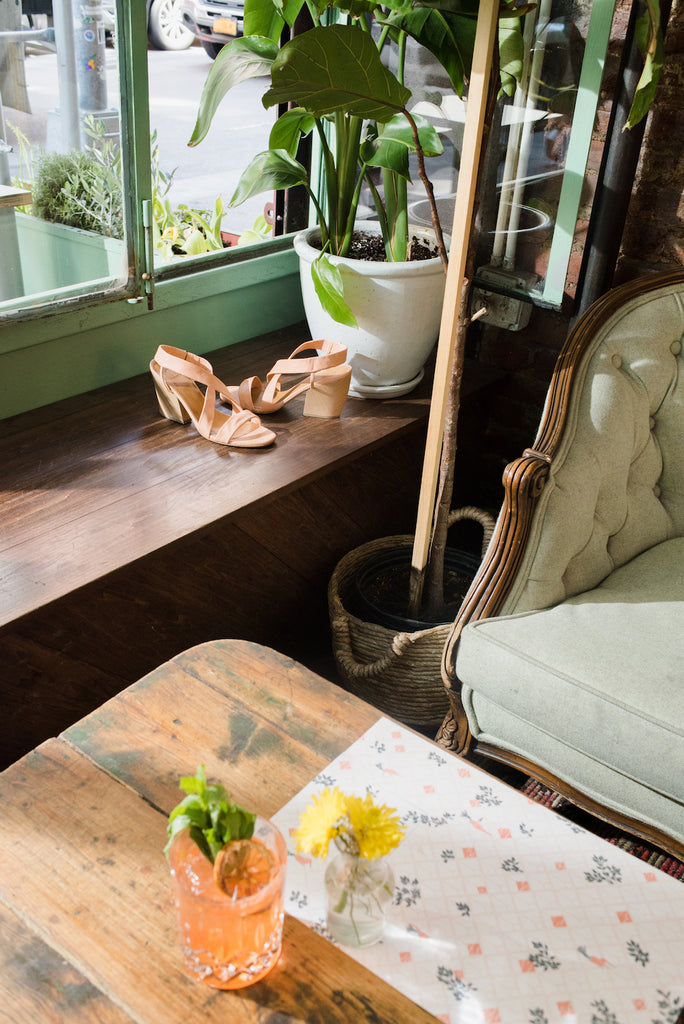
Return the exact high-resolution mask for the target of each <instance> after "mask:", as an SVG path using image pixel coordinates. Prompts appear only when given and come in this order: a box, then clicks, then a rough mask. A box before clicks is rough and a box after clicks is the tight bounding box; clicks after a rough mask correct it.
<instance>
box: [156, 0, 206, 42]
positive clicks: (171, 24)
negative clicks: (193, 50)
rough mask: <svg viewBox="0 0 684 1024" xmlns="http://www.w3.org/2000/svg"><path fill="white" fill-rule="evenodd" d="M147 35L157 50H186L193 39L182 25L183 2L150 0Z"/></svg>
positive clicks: (179, 0) (176, 0)
mask: <svg viewBox="0 0 684 1024" xmlns="http://www.w3.org/2000/svg"><path fill="white" fill-rule="evenodd" d="M147 35H148V37H149V40H150V42H151V43H152V45H153V46H154V47H155V48H156V49H157V50H187V48H188V47H189V46H192V44H193V42H194V41H195V37H194V35H193V34H192V32H191V31H190V29H189V28H186V26H185V25H184V24H183V0H152V4H151V6H150V13H149V17H148V25H147Z"/></svg>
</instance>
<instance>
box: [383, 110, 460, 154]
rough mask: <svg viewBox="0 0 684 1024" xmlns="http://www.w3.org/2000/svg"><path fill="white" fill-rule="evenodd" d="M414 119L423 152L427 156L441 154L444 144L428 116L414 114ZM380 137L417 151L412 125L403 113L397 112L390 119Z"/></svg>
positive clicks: (413, 151)
mask: <svg viewBox="0 0 684 1024" xmlns="http://www.w3.org/2000/svg"><path fill="white" fill-rule="evenodd" d="M413 119H414V121H415V123H416V127H417V129H418V141H419V142H420V148H421V149H422V150H423V154H424V155H425V156H441V155H442V153H443V152H444V146H443V145H442V140H441V139H440V137H439V133H438V132H437V131H436V130H435V127H434V125H433V124H431V123H430V122H429V121H428V120H427V118H425V117H421V116H420V114H414V115H413ZM380 137H381V138H382V139H385V140H387V141H392V142H398V143H400V144H401V145H402V146H406V147H407V148H408V149H410V150H411V152H412V153H415V152H416V144H415V140H414V138H413V132H412V131H411V125H410V124H409V122H408V120H407V119H406V118H405V117H404V115H403V114H397V116H396V117H393V118H392V120H391V121H388V122H387V124H386V125H384V126H383V129H382V133H381V135H380Z"/></svg>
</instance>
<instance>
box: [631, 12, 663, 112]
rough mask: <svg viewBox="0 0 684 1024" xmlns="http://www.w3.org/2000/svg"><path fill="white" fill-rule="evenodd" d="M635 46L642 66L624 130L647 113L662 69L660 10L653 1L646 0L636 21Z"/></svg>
mask: <svg viewBox="0 0 684 1024" xmlns="http://www.w3.org/2000/svg"><path fill="white" fill-rule="evenodd" d="M636 40H637V45H638V47H639V49H640V50H641V52H642V53H643V55H644V66H643V68H642V71H641V75H640V77H639V81H638V82H637V87H636V90H635V93H634V100H633V102H632V108H631V110H630V112H629V117H628V118H627V121H626V123H625V128H633V127H634V125H636V124H638V123H639V121H641V120H642V119H643V118H644V117H645V116H646V114H647V113H648V111H649V109H650V107H651V104H652V103H653V98H654V96H655V91H656V87H657V85H658V80H659V79H660V72H661V71H662V67H663V36H662V32H661V29H660V8H659V6H658V4H657V3H655V2H654V0H646V12H645V13H644V14H642V16H641V17H640V18H639V19H638V20H637V26H636Z"/></svg>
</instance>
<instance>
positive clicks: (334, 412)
mask: <svg viewBox="0 0 684 1024" xmlns="http://www.w3.org/2000/svg"><path fill="white" fill-rule="evenodd" d="M330 373H331V375H332V374H334V377H332V379H330V380H328V379H326V375H325V374H319V375H318V376H317V377H316V379H315V380H314V381H313V383H312V384H311V386H310V388H309V390H308V391H307V393H306V398H305V399H304V415H305V416H318V417H320V418H321V419H333V418H334V417H336V416H339V415H340V413H341V412H342V409H343V408H344V403H345V402H346V400H347V395H348V394H349V385H350V384H351V374H352V368H351V366H349V365H347V364H346V363H345V364H344V365H343V366H338V367H337V368H336V369H335V370H332V371H330Z"/></svg>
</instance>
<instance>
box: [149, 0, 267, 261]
mask: <svg viewBox="0 0 684 1024" xmlns="http://www.w3.org/2000/svg"><path fill="white" fill-rule="evenodd" d="M186 6H187V5H186ZM200 6H201V5H199V4H196V5H194V8H197V7H200ZM218 7H219V8H220V7H221V5H218ZM194 8H193V9H194ZM196 17H198V18H199V17H200V15H199V14H197V15H196ZM213 17H214V20H218V12H217V13H216V15H215V16H213ZM212 24H213V21H212ZM191 38H193V37H191ZM204 42H205V46H199V45H193V46H190V48H188V49H186V50H184V51H182V52H176V53H165V52H163V51H160V50H150V51H149V53H148V78H149V97H150V127H151V130H152V150H153V159H152V182H153V208H154V220H155V252H154V260H155V266H156V267H157V268H158V269H159V268H160V267H163V266H165V265H167V264H169V263H174V262H178V260H180V259H183V254H184V253H189V254H190V255H191V256H199V255H203V254H204V253H211V252H214V253H215V252H216V251H217V250H220V249H222V248H223V247H225V246H234V245H237V244H238V242H239V241H242V242H243V243H247V242H254V241H257V240H258V239H259V238H260V237H261V238H268V237H270V236H271V235H272V225H273V199H272V198H270V197H268V196H267V195H263V194H262V195H260V196H255V197H254V198H253V199H251V200H248V201H247V202H246V203H244V204H242V205H241V206H237V207H235V208H233V209H231V208H229V205H228V204H229V202H230V199H231V196H232V195H233V192H234V191H235V188H236V186H237V183H238V180H239V178H240V175H241V173H242V171H243V170H244V168H245V167H246V166H247V163H248V162H249V159H250V157H251V156H253V155H254V154H256V153H258V152H260V151H261V150H264V149H267V148H268V136H269V132H270V130H271V126H272V124H273V120H274V117H275V114H274V111H273V110H269V111H267V110H265V109H264V107H263V105H262V103H261V96H262V93H263V82H261V81H260V80H259V79H250V80H249V81H246V82H241V83H240V84H239V85H237V86H235V87H234V88H233V89H232V90H231V91H230V92H229V94H228V95H227V96H226V97H225V99H224V100H223V102H222V103H221V106H220V108H219V110H218V113H217V115H216V117H215V118H214V122H213V124H212V127H211V129H210V131H209V134H208V136H207V138H206V139H204V140H203V142H201V143H200V145H199V146H196V147H193V148H189V147H188V139H189V138H190V136H191V135H192V131H193V128H194V126H195V119H196V117H197V110H198V107H199V100H200V95H201V92H202V88H203V86H204V82H205V79H206V77H207V74H208V71H209V68H210V66H211V61H212V58H213V55H215V48H218V47H219V45H220V44H219V43H217V42H212V41H211V40H210V41H206V40H204ZM205 47H206V48H205ZM207 51H209V52H207ZM246 232H250V234H248V235H245V233H246Z"/></svg>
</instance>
